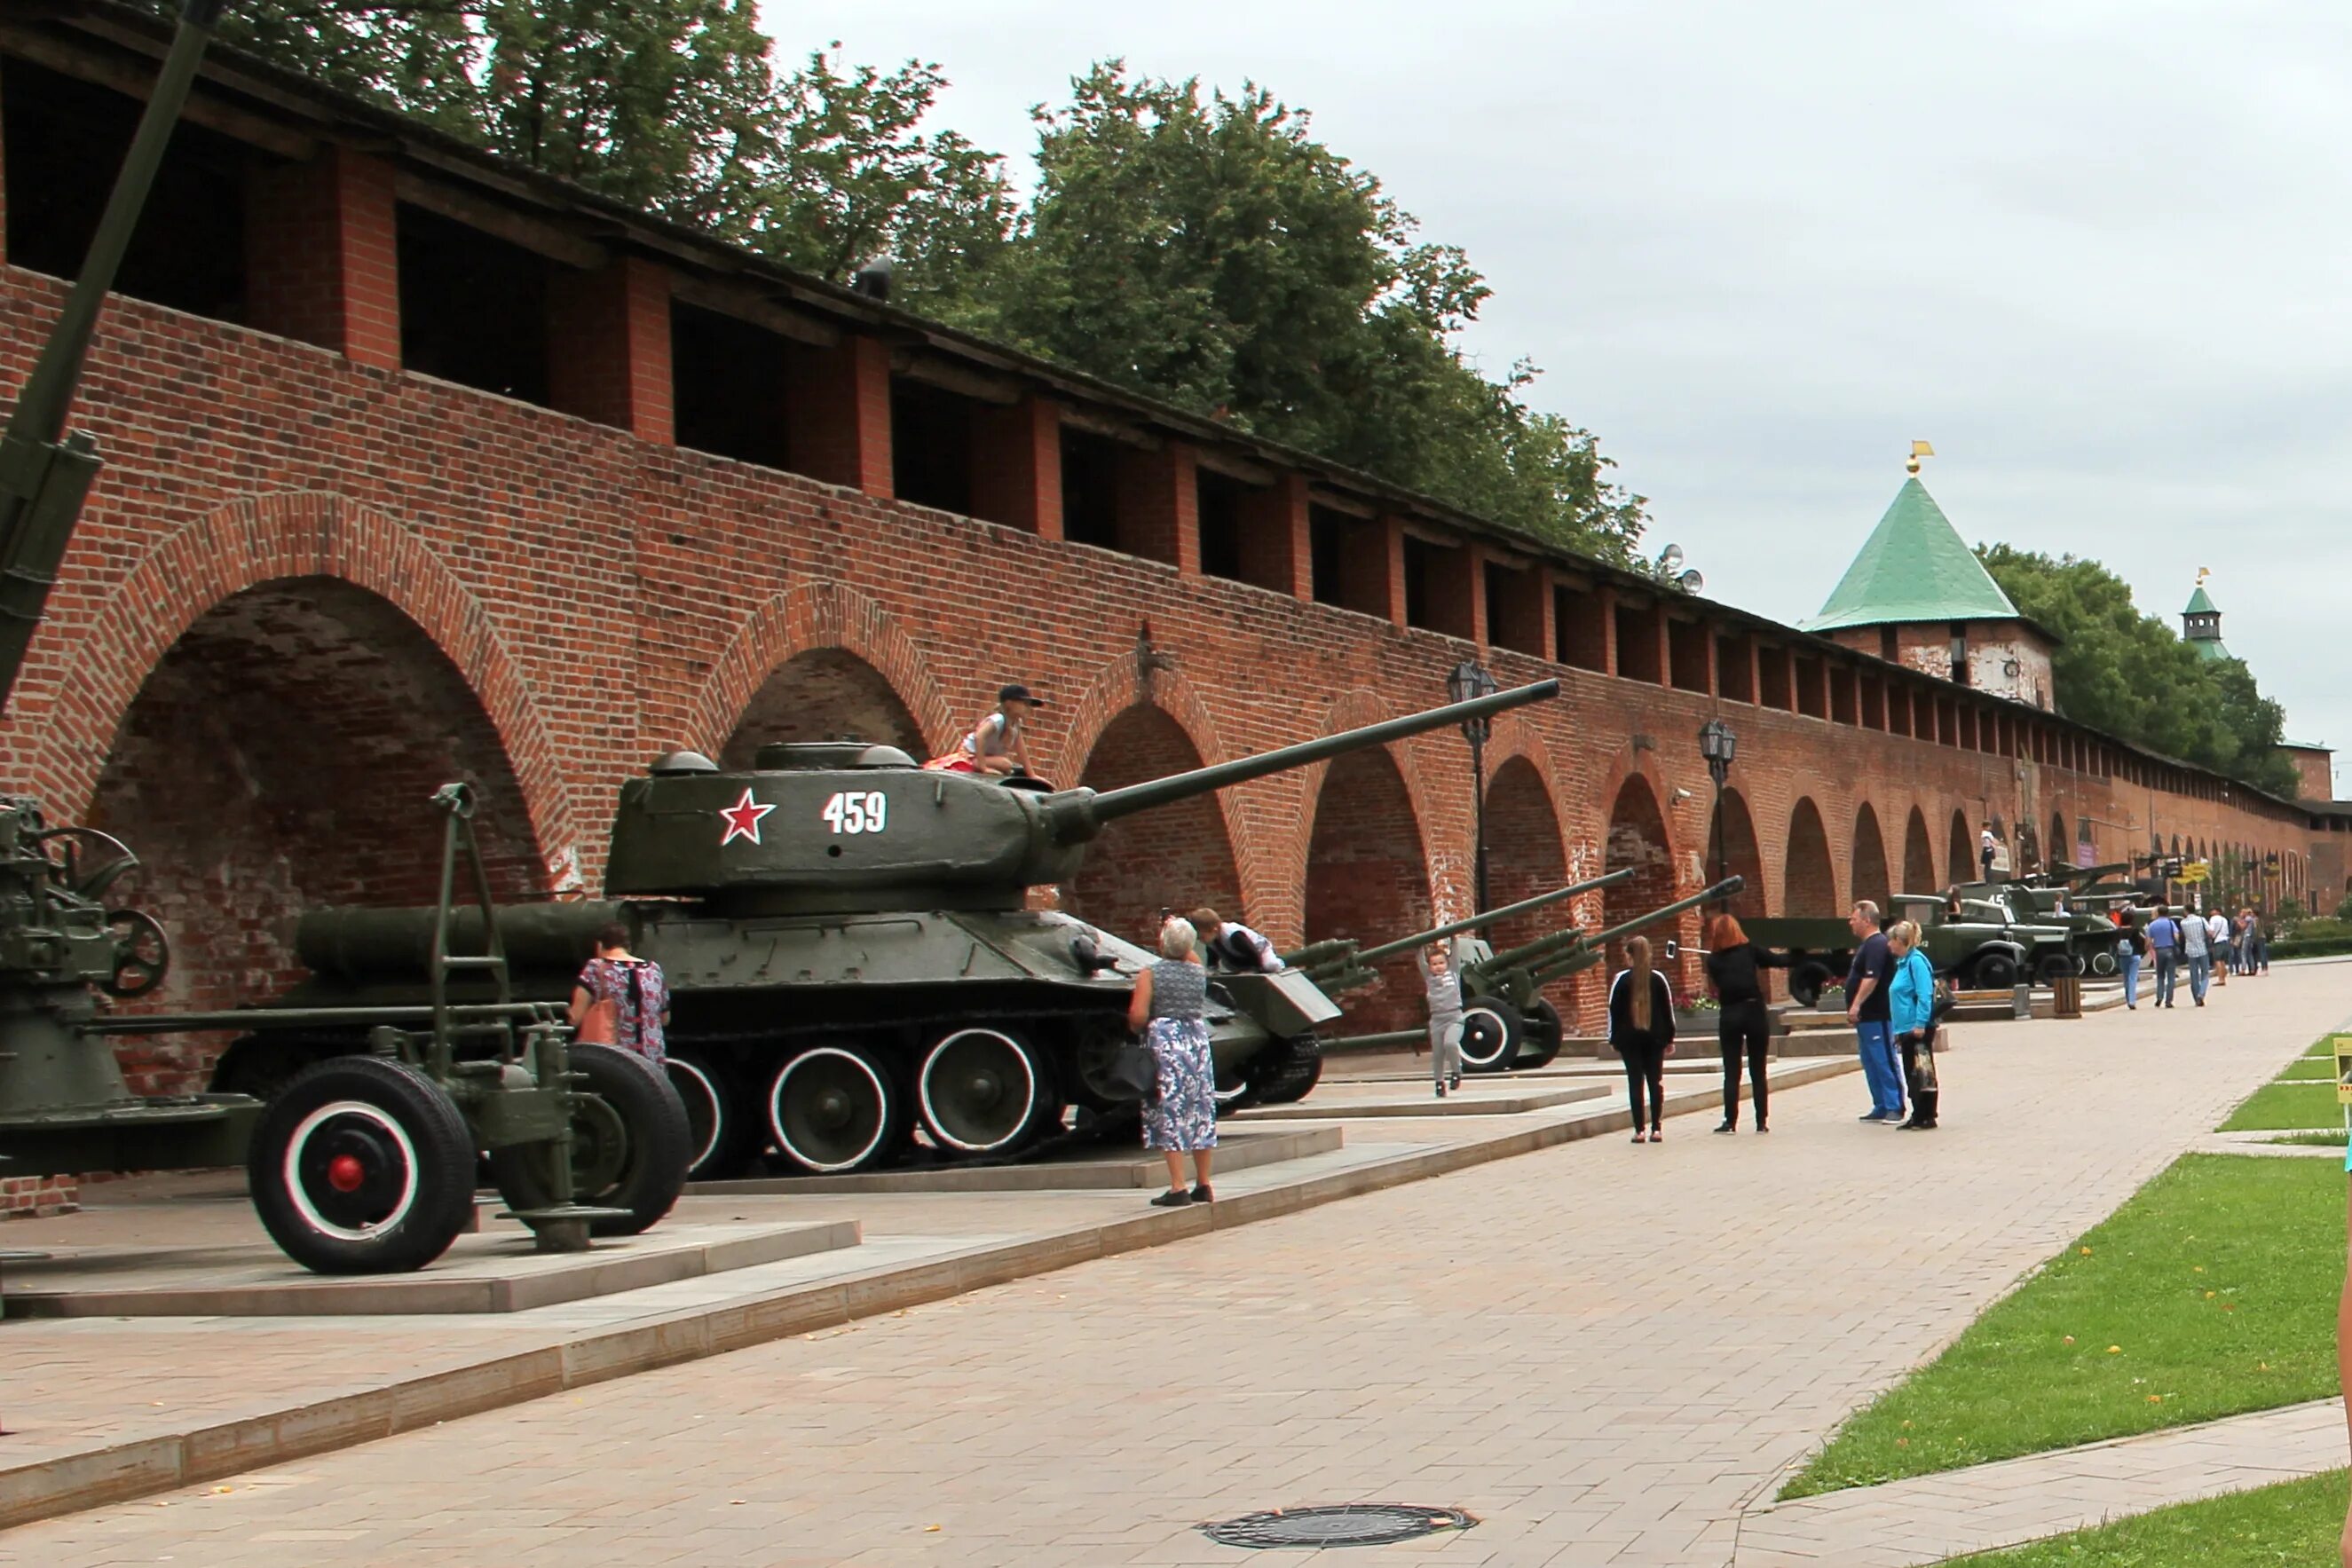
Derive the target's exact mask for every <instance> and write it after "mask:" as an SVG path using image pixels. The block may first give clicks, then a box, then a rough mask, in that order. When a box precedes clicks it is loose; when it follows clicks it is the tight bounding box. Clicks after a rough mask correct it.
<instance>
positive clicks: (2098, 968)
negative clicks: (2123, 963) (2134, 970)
mask: <svg viewBox="0 0 2352 1568" xmlns="http://www.w3.org/2000/svg"><path fill="white" fill-rule="evenodd" d="M2115 972H2116V955H2115V950H2114V949H2113V948H2111V947H2102V948H2100V949H2099V950H2098V951H2097V952H2095V953H2094V954H2092V955H2091V973H2093V974H2094V975H2097V976H2100V977H2106V976H2109V975H2112V974H2114V973H2115Z"/></svg>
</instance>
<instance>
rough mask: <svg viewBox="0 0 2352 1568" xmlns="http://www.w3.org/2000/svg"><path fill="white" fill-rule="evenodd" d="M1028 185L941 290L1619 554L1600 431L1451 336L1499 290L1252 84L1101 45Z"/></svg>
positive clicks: (1057, 353)
mask: <svg viewBox="0 0 2352 1568" xmlns="http://www.w3.org/2000/svg"><path fill="white" fill-rule="evenodd" d="M1036 123H1037V127H1038V150H1037V162H1038V169H1039V174H1040V179H1039V183H1038V187H1037V192H1036V195H1035V199H1034V204H1033V205H1032V206H1031V208H1030V210H1029V212H1028V214H1026V215H1025V217H1024V220H1023V223H1022V225H1021V227H1020V230H1019V232H1018V234H1017V235H1016V236H1015V239H1014V242H1013V245H1012V246H1010V247H1008V249H1007V250H1006V252H1005V253H1004V255H1003V256H1002V258H1001V259H1000V263H999V265H998V266H996V267H993V268H991V269H989V270H988V271H987V272H986V273H985V274H983V275H981V276H979V277H976V278H974V279H973V280H972V282H971V285H969V286H967V287H965V288H964V289H963V290H962V291H961V293H960V294H959V293H957V292H956V291H952V290H950V291H949V293H948V296H947V297H946V298H942V299H941V300H940V307H941V308H944V309H945V310H947V311H948V312H950V314H953V315H955V316H958V317H960V318H961V319H964V320H966V321H968V322H970V323H971V324H972V325H974V326H976V327H979V328H981V329H983V330H987V331H991V332H994V333H996V334H999V335H1002V336H1005V337H1009V338H1011V339H1013V340H1015V341H1018V342H1020V343H1023V344H1024V345H1026V346H1027V347H1029V348H1031V349H1032V350H1034V351H1036V352H1038V353H1040V354H1043V355H1045V356H1046V357H1048V358H1052V359H1056V360H1060V361H1064V362H1066V363H1069V364H1073V365H1076V366H1077V367H1079V368H1081V369H1083V370H1086V371H1091V372H1092V373H1094V374H1096V375H1099V376H1101V377H1103V378H1104V379H1105V380H1108V381H1111V382H1119V383H1121V384H1124V385H1127V386H1130V387H1133V388H1135V389H1137V390H1138V391H1139V392H1146V393H1148V394H1150V395H1152V396H1155V397H1159V398H1162V399H1165V400H1167V401H1169V402H1174V403H1177V404H1178V405H1180V406H1181V407H1185V408H1188V409H1191V410H1192V411H1194V412H1196V413H1202V414H1205V415H1208V416H1210V417H1213V418H1216V419H1220V420H1223V421H1227V422H1229V423H1232V424H1233V425H1234V427H1235V428H1237V429H1241V430H1245V431H1248V432H1251V433H1253V434H1258V435H1261V436H1265V437H1267V438H1269V439H1272V440H1276V441H1279V442H1283V443H1286V444H1290V445H1293V446H1298V447H1302V448H1305V449H1307V450H1308V451H1311V452H1315V453H1318V454H1320V455H1325V456H1328V457H1330V458H1332V459H1334V460H1336V461H1339V462H1341V463H1345V464H1348V465H1351V466H1356V467H1360V468H1364V469H1367V470H1369V471H1370V472H1373V473H1376V474H1379V475H1381V476H1383V477H1385V478H1388V479H1390V480H1392V481H1394V482H1396V483H1398V484H1402V485H1405V486H1411V487H1412V488H1415V489H1419V490H1423V491H1426V492H1428V493H1429V494H1431V495H1433V496H1435V497H1439V498H1441V499H1443V500H1446V501H1449V502H1451V503H1453V504H1454V505H1456V506H1459V507H1463V508H1465V510H1469V511H1473V512H1476V513H1479V514H1482V515H1485V516H1488V517H1495V518H1496V519H1497V520H1499V521H1503V522H1507V523H1510V524H1513V525H1515V526H1517V527H1520V528H1526V529H1528V530H1529V531H1531V532H1534V533H1538V534H1539V535H1541V536H1543V537H1546V538H1551V539H1554V540H1558V541H1559V542H1563V543H1567V544H1570V545H1573V546H1577V547H1580V548H1583V549H1591V550H1593V551H1595V552H1596V553H1601V554H1605V555H1608V556H1611V557H1613V558H1616V559H1626V558H1627V556H1628V555H1629V553H1630V550H1631V549H1632V547H1633V543H1634V542H1635V541H1636V540H1637V539H1638V537H1639V535H1640V531H1641V527H1642V522H1643V515H1642V507H1643V502H1642V498H1641V497H1637V496H1632V495H1629V494H1627V493H1625V492H1624V491H1623V490H1622V489H1621V488H1619V487H1618V486H1615V485H1613V484H1612V483H1610V482H1609V481H1608V479H1607V477H1606V476H1607V473H1608V471H1609V468H1610V463H1609V461H1608V459H1606V458H1604V457H1602V456H1601V454H1600V452H1599V449H1598V444H1597V443H1596V442H1595V441H1594V440H1593V438H1592V436H1591V434H1589V433H1587V432H1585V431H1581V430H1579V429H1576V428H1575V427H1573V426H1571V425H1570V424H1569V423H1566V422H1565V421H1562V420H1560V419H1558V418H1557V417H1555V416H1551V415H1548V414H1543V413H1538V412H1536V411H1535V410H1533V409H1531V408H1530V407H1528V404H1527V402H1525V401H1524V398H1523V395H1522V394H1523V393H1524V392H1526V390H1527V388H1528V384H1529V383H1530V382H1532V381H1533V379H1534V377H1535V375H1536V371H1535V370H1534V368H1533V367H1532V366H1529V365H1526V364H1521V365H1519V366H1517V367H1515V368H1514V370H1513V371H1512V373H1511V374H1510V375H1509V376H1508V377H1507V378H1506V379H1505V380H1504V381H1501V382H1494V381H1489V380H1488V379H1486V377H1484V376H1482V375H1480V374H1479V373H1478V371H1476V369H1475V367H1473V366H1472V365H1470V364H1469V363H1468V362H1467V361H1465V359H1464V357H1463V355H1462V353H1461V352H1460V350H1459V349H1458V348H1457V347H1456V346H1455V342H1454V340H1455V338H1456V336H1457V335H1458V334H1459V333H1460V331H1461V330H1462V329H1463V328H1465V326H1467V325H1468V324H1469V323H1470V322H1471V321H1472V320H1474V319H1475V317H1476V315H1477V312H1478V308H1479V307H1480V305H1481V304H1482V303H1484V301H1485V300H1486V298H1487V297H1488V295H1489V293H1490V292H1491V291H1490V289H1489V288H1488V287H1487V284H1486V280H1485V278H1483V277H1481V276H1480V275H1479V274H1478V273H1477V271H1476V270H1475V268H1473V267H1471V266H1470V264H1469V261H1468V259H1467V258H1466V257H1465V256H1464V255H1463V253H1462V252H1461V250H1460V249H1458V248H1456V247H1454V246H1443V245H1433V244H1428V243H1425V242H1423V240H1421V239H1420V238H1419V237H1418V236H1419V225H1418V223H1417V222H1416V221H1415V220H1414V218H1413V217H1412V214H1409V213H1407V212H1405V211H1404V210H1403V209H1402V207H1400V206H1399V205H1398V204H1396V202H1395V201H1394V200H1392V199H1391V197H1389V196H1388V195H1387V194H1386V193H1383V192H1382V190H1381V183H1380V182H1379V180H1378V179H1376V178H1375V177H1373V176H1372V175H1371V174H1370V173H1369V172H1366V171H1364V170H1361V169H1360V168H1357V167H1356V166H1355V165H1353V164H1352V163H1350V162H1349V161H1348V160H1347V159H1345V158H1343V157H1341V156H1339V154H1338V153H1336V152H1332V151H1331V150H1330V149H1329V148H1328V147H1327V146H1325V145H1324V144H1323V143H1322V142H1320V141H1317V140H1315V138H1314V136H1313V135H1312V133H1311V121H1310V119H1309V117H1308V116H1307V114H1305V113H1304V112H1302V111H1299V110H1294V109H1292V108H1290V107H1289V106H1287V105H1286V104H1284V103H1282V102H1281V101H1280V100H1278V99H1276V98H1275V97H1274V96H1273V95H1272V94H1271V93H1269V92H1267V91H1266V90H1265V89H1263V88H1260V87H1257V86H1255V85H1244V88H1243V89H1241V91H1240V92H1238V93H1236V94H1232V95H1228V94H1226V93H1223V92H1205V91H1204V90H1203V89H1202V86H1201V84H1200V83H1199V82H1198V81H1197V80H1187V81H1163V80H1157V79H1153V78H1136V77H1130V76H1129V74H1128V72H1127V70H1126V68H1125V67H1124V65H1123V64H1122V63H1120V62H1118V61H1111V62H1108V63H1106V64H1102V65H1098V66H1097V67H1095V68H1094V69H1092V70H1091V71H1089V72H1088V73H1087V75H1085V76H1083V77H1080V78H1076V80H1075V81H1074V82H1073V84H1072V96H1071V100H1070V102H1069V103H1068V104H1067V105H1066V106H1065V107H1062V108H1059V109H1052V110H1048V109H1045V108H1042V107H1041V108H1040V109H1039V110H1037V112H1036Z"/></svg>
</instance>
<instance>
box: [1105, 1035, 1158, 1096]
mask: <svg viewBox="0 0 2352 1568" xmlns="http://www.w3.org/2000/svg"><path fill="white" fill-rule="evenodd" d="M1103 1077H1104V1078H1105V1079H1106V1080H1107V1081H1108V1083H1109V1085H1110V1087H1111V1088H1112V1089H1113V1090H1114V1091H1117V1092H1119V1093H1120V1094H1122V1095H1124V1096H1125V1097H1128V1098H1131V1099H1135V1100H1139V1101H1141V1102H1142V1103H1145V1104H1147V1105H1148V1104H1150V1103H1154V1102H1155V1101H1157V1100H1158V1099H1159V1098H1160V1058H1159V1057H1158V1056H1157V1055H1155V1054H1154V1053H1153V1052H1152V1050H1151V1048H1150V1046H1149V1045H1146V1044H1145V1043H1144V1042H1143V1041H1142V1040H1138V1039H1136V1038H1135V1037H1134V1036H1133V1035H1129V1037H1128V1038H1127V1039H1125V1040H1121V1041H1119V1042H1118V1046H1117V1048H1116V1049H1114V1050H1113V1051H1111V1054H1110V1065H1109V1066H1108V1068H1106V1069H1105V1070H1104V1072H1103Z"/></svg>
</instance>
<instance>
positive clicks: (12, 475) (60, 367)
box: [0, 0, 222, 708]
mask: <svg viewBox="0 0 2352 1568" xmlns="http://www.w3.org/2000/svg"><path fill="white" fill-rule="evenodd" d="M221 4H222V0H182V3H181V6H180V26H179V31H178V33H177V34H176V35H175V36H174V37H173V40H172V50H171V53H170V54H169V55H168V56H167V57H165V59H164V61H163V72H162V74H161V75H160V76H159V77H157V78H156V81H155V87H154V90H153V91H152V93H151V94H149V96H148V99H147V108H146V110H145V112H144V113H143V114H142V115H141V117H140V120H139V131H138V134H137V135H136V136H135V137H134V138H133V139H132V141H131V151H130V152H129V153H128V154H127V155H126V156H125V157H124V159H123V161H122V169H121V172H120V173H118V174H117V175H116V176H115V180H114V191H113V193H112V194H111V195H110V196H109V197H108V198H107V202H106V211H105V214H104V215H103V216H101V217H100V219H99V224H98V230H97V233H96V234H95V235H93V236H92V237H91V239H90V243H89V252H88V254H87V255H86V256H84V257H83V260H82V268H81V276H80V277H78V278H77V279H75V281H74V286H73V289H72V291H71V292H70V293H68V295H67V296H66V302H65V308H63V309H62V310H61V311H60V312H59V313H58V323H57V326H56V327H55V329H52V330H51V332H50V333H49V339H48V341H47V343H45V344H44V345H42V348H41V357H40V360H39V361H38V362H37V364H35V366H34V367H33V373H32V375H31V377H30V378H29V379H28V380H27V381H26V382H25V388H24V391H23V392H21V393H19V394H18V396H17V399H16V408H15V409H14V410H13V411H12V412H11V413H10V414H9V416H8V425H7V429H6V431H5V434H0V708H5V706H7V700H8V696H9V694H10V693H11V692H13V691H14V690H15V688H16V675H17V673H18V672H19V671H20V670H22V669H23V667H24V663H25V649H26V646H27V644H29V643H31V642H32V639H33V628H34V627H36V626H37V625H38V624H40V620H41V612H42V611H43V610H44V609H46V608H47V604H48V598H49V589H50V587H51V585H52V584H53V583H54V582H55V581H56V579H57V573H58V563H59V562H60V561H62V560H63V559H65V553H66V545H67V543H68V540H69V539H71V538H72V537H73V530H74V524H75V522H76V521H77V520H78V519H79V517H80V516H81V505H82V497H84V496H86V495H88V494H89V486H90V482H91V481H92V480H93V479H94V478H96V477H97V475H98V450H97V448H96V446H94V445H93V444H91V443H90V441H89V438H88V437H87V436H79V435H77V436H72V437H67V436H66V434H65V426H66V415H67V414H68V412H69V411H70V410H71V409H72V407H73V399H74V389H75V388H76V386H77V385H78V384H79V382H80V381H81V371H82V363H83V361H85V360H87V359H88V358H89V345H90V340H91V338H92V337H93V336H94V335H95V334H96V332H97V330H98V319H99V314H100V311H101V310H102V309H103V308H104V307H105V304H106V297H107V295H108V294H109V293H110V292H111V291H112V289H113V287H114V279H115V275H116V274H117V273H119V272H120V271H121V267H122V258H123V256H124V255H125V254H126V253H127V252H128V251H129V249H130V247H131V235H132V234H133V233H134V232H136V231H137V229H138V227H139V215H140V213H141V212H142V210H143V209H144V208H145V206H146V204H147V193H148V191H149V189H150V188H151V187H152V186H153V184H154V183H155V174H156V171H157V170H158V169H160V168H161V167H162V165H163V150H164V147H165V146H166V145H167V144H168V143H169V142H170V141H171V139H172V131H173V127H174V126H175V125H176V124H177V122H178V120H179V118H180V109H181V106H182V105H183V104H184V103H185V102H186V101H187V97H188V89H189V87H190V86H191V84H193V83H194V80H195V76H196V68H197V66H198V65H199V64H200V63H202V61H203V58H204V53H205V45H207V44H209V43H210V42H211V41H212V27H213V24H214V23H215V21H217V20H218V19H219V17H220V11H221Z"/></svg>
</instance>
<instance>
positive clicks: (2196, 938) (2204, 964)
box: [2180, 909, 2213, 1008]
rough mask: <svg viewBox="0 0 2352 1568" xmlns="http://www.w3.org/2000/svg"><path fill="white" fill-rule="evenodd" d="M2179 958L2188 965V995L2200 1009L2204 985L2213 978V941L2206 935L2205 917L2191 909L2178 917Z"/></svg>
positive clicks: (2202, 1002) (2202, 1004)
mask: <svg viewBox="0 0 2352 1568" xmlns="http://www.w3.org/2000/svg"><path fill="white" fill-rule="evenodd" d="M2180 956H2181V957H2182V958H2183V959H2184V960H2186V961H2187V963H2188V965H2189V997H2190V998H2192V999H2194V1000H2195V1002H2196V1003H2197V1005H2198V1006H2199V1007H2200V1008H2201V1007H2203V1006H2204V1005H2205V987H2206V983H2207V982H2208V981H2210V979H2211V978H2212V977H2213V974H2212V972H2213V939H2212V937H2211V936H2209V935H2207V933H2206V926H2205V917H2204V916H2203V915H2200V914H2198V913H2197V912H2196V911H2195V910H2193V909H2191V910H2187V911H2184V912H2183V913H2182V915H2181V916H2180Z"/></svg>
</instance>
